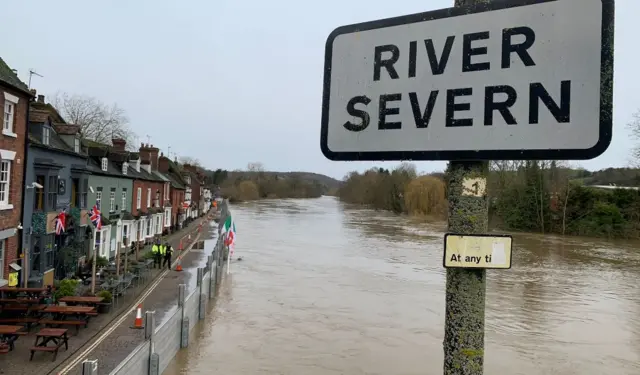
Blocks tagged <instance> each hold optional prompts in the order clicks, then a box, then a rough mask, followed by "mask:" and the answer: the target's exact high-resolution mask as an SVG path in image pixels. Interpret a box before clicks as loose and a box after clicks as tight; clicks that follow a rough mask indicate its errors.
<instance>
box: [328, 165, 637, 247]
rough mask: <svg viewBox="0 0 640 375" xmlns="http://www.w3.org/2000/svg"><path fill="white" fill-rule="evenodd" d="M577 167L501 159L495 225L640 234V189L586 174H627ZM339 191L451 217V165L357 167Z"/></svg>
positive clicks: (493, 184) (495, 177) (352, 199)
mask: <svg viewBox="0 0 640 375" xmlns="http://www.w3.org/2000/svg"><path fill="white" fill-rule="evenodd" d="M621 170H622V172H621V173H615V172H614V171H611V170H607V172H606V173H605V174H603V173H597V172H596V173H594V172H588V171H585V170H584V169H572V168H569V167H568V166H566V165H565V163H562V162H556V161H494V162H491V164H490V173H489V179H488V182H487V183H488V195H489V196H488V201H489V220H490V225H491V227H492V228H494V229H503V230H513V231H526V232H538V233H556V234H567V235H581V236H594V237H609V238H638V237H640V192H639V191H638V190H633V189H622V188H613V189H604V188H598V187H594V186H589V185H585V179H587V178H590V177H594V176H597V177H598V178H599V180H598V182H600V183H601V184H603V185H608V183H605V182H606V181H605V180H603V179H602V177H603V175H607V174H608V175H615V176H620V175H624V176H625V178H627V179H629V180H630V181H634V179H636V178H639V177H640V171H639V170H635V173H632V172H631V171H630V170H628V169H624V168H621ZM336 195H337V196H338V197H339V199H340V200H341V201H343V202H346V203H352V204H359V205H365V206H369V207H372V208H375V209H381V210H389V211H393V212H396V213H405V214H410V215H421V216H429V217H432V218H434V219H441V220H444V219H446V215H447V209H448V207H447V205H448V203H447V175H446V173H438V174H429V175H418V174H417V173H416V169H415V167H414V166H413V165H411V164H408V163H402V164H400V166H398V167H397V168H395V169H393V170H388V169H384V168H373V169H370V170H368V171H366V172H364V173H358V172H352V173H350V174H348V175H347V176H346V177H345V181H344V184H343V185H342V186H341V187H340V188H339V189H338V191H337V192H336Z"/></svg>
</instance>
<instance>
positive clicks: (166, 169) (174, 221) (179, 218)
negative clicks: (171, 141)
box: [158, 154, 186, 232]
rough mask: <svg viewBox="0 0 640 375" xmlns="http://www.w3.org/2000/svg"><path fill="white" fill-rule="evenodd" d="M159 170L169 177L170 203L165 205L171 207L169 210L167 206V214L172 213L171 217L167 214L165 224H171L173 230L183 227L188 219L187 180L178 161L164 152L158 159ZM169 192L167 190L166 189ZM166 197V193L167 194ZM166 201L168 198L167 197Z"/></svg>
mask: <svg viewBox="0 0 640 375" xmlns="http://www.w3.org/2000/svg"><path fill="white" fill-rule="evenodd" d="M158 171H159V172H160V173H162V174H163V175H164V176H165V177H166V178H168V179H169V193H168V195H169V205H170V206H168V205H167V204H165V207H169V208H170V210H169V211H167V210H166V208H165V215H166V214H167V213H169V214H170V216H169V218H167V217H166V216H165V226H166V224H167V223H168V224H169V231H170V232H173V231H175V230H178V229H180V228H182V226H183V224H184V221H185V219H186V209H185V207H184V202H185V192H186V186H185V184H186V182H185V181H184V180H183V178H182V173H181V172H180V168H179V167H178V164H177V163H174V162H172V161H171V159H169V158H168V157H166V156H164V154H160V158H159V159H158ZM165 194H167V190H165ZM165 198H166V195H165ZM165 202H166V199H165Z"/></svg>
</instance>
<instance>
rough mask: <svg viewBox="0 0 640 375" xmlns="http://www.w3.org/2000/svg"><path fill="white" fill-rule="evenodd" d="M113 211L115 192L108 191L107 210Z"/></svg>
mask: <svg viewBox="0 0 640 375" xmlns="http://www.w3.org/2000/svg"><path fill="white" fill-rule="evenodd" d="M115 211H116V192H115V191H110V192H109V212H115Z"/></svg>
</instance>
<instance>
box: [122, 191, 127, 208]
mask: <svg viewBox="0 0 640 375" xmlns="http://www.w3.org/2000/svg"><path fill="white" fill-rule="evenodd" d="M126 206H127V191H126V190H123V191H122V207H120V211H126V210H125V207H126Z"/></svg>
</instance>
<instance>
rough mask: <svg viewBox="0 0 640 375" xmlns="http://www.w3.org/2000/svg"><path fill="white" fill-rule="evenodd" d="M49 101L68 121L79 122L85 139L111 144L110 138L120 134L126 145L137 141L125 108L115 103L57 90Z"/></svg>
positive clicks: (130, 145)
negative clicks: (109, 103) (106, 102)
mask: <svg viewBox="0 0 640 375" xmlns="http://www.w3.org/2000/svg"><path fill="white" fill-rule="evenodd" d="M52 104H53V106H54V107H55V108H56V109H57V110H58V112H59V113H60V116H62V118H64V119H65V121H66V122H67V123H69V124H75V125H80V127H81V130H82V135H83V137H85V138H87V139H91V140H93V141H96V142H100V143H105V144H111V139H113V138H122V139H124V140H126V141H127V145H128V146H129V147H135V145H136V144H137V138H136V135H135V134H134V132H133V131H132V130H131V128H130V127H129V119H128V118H127V115H126V112H125V110H124V109H122V108H120V107H118V105H117V104H113V105H111V106H109V105H107V104H105V103H103V102H101V101H100V100H98V99H96V98H94V97H91V96H84V95H77V94H73V95H71V94H68V93H57V94H56V95H55V96H54V98H53V101H52Z"/></svg>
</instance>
